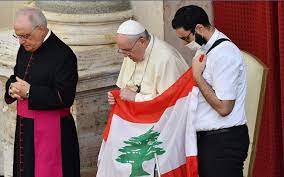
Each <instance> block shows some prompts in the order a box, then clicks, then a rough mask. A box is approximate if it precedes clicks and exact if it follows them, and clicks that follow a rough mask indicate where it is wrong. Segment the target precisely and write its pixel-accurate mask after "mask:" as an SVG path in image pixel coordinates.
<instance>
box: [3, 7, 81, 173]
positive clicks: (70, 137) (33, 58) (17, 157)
mask: <svg viewBox="0 0 284 177" xmlns="http://www.w3.org/2000/svg"><path fill="white" fill-rule="evenodd" d="M14 29H15V35H14V37H15V38H17V39H18V40H19V43H20V48H19V51H18V54H17V59H16V65H15V67H14V74H13V75H12V76H11V77H10V78H9V79H8V81H7V83H6V93H5V101H6V103H8V104H11V103H13V102H14V101H17V123H16V132H15V145H14V166H13V177H79V176H80V158H79V145H78V138H77V132H76V127H75V123H74V119H73V117H72V115H71V113H70V107H71V106H72V104H73V101H74V98H75V93H76V85H77V81H78V72H77V58H76V56H75V54H74V53H73V51H72V50H71V49H70V47H68V46H67V45H66V44H65V43H64V42H62V41H61V40H60V39H59V38H58V37H57V36H56V35H55V34H54V33H53V32H52V31H50V30H49V29H48V28H47V24H46V19H45V17H44V15H43V14H42V12H41V11H40V10H38V9H33V8H25V9H21V10H19V11H18V12H17V14H16V20H15V23H14Z"/></svg>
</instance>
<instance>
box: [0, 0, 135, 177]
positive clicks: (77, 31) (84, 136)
mask: <svg viewBox="0 0 284 177" xmlns="http://www.w3.org/2000/svg"><path fill="white" fill-rule="evenodd" d="M32 6H36V7H39V8H40V9H42V10H43V12H44V14H45V15H46V17H47V19H48V24H49V28H50V29H51V30H52V31H53V32H54V33H55V34H56V35H57V36H58V37H59V38H61V39H62V40H63V41H64V42H65V43H66V44H68V45H69V46H70V47H71V48H72V49H73V50H74V52H75V54H76V55H77V58H78V69H79V82H78V85H77V94H76V98H75V102H74V104H73V106H72V113H73V115H74V117H75V121H76V126H77V131H78V137H79V143H80V156H81V174H82V177H87V176H90V177H93V176H95V174H96V163H97V155H98V152H99V148H100V144H101V141H102V138H101V137H102V133H103V130H104V126H105V123H106V121H107V115H108V108H109V107H108V104H107V95H106V93H107V91H108V90H110V89H113V88H114V85H115V81H116V79H117V75H118V72H119V69H120V65H121V62H122V56H121V55H118V53H117V52H116V50H117V49H116V47H115V44H114V35H115V33H116V29H117V28H118V26H119V25H120V23H121V22H123V21H124V20H126V19H129V18H131V17H132V10H131V6H130V3H129V2H128V1H125V0H118V1H97V0H89V1H43V0H38V1H35V2H34V3H33V4H32ZM12 33H13V32H12V31H9V30H8V31H2V32H0V79H1V81H2V82H3V83H5V81H6V80H7V78H8V76H9V75H10V74H11V73H12V68H13V66H14V64H15V58H16V52H17V41H15V40H14V39H12V38H10V36H11V35H12ZM8 36H9V37H8ZM3 107H4V111H5V112H3V110H2V111H0V127H1V126H3V127H4V129H3V130H4V132H0V133H1V134H0V135H4V136H3V138H2V136H1V139H0V142H5V144H4V147H6V151H5V148H4V158H5V161H7V164H6V165H5V172H6V175H5V177H6V176H7V177H8V176H12V175H11V174H12V173H11V165H12V159H13V158H12V157H13V156H12V155H13V153H12V152H13V139H14V135H13V133H14V128H15V115H16V112H15V105H14V104H13V105H11V106H10V105H9V107H8V110H6V109H7V105H5V104H4V105H3V106H2V108H3ZM0 131H2V130H1V128H0ZM2 139H3V140H2ZM2 144H3V143H2Z"/></svg>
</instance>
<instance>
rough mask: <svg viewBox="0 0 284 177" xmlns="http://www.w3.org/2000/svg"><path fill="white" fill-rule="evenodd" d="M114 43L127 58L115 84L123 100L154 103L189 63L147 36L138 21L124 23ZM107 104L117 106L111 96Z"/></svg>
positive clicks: (172, 48) (163, 43)
mask: <svg viewBox="0 0 284 177" xmlns="http://www.w3.org/2000/svg"><path fill="white" fill-rule="evenodd" d="M115 40H116V43H117V47H118V52H119V53H121V54H123V55H124V60H123V63H122V66H121V70H120V73H119V76H118V80H117V83H116V84H117V86H118V87H119V88H120V89H121V90H120V97H121V99H123V100H129V101H136V102H142V101H148V100H151V99H153V98H155V97H156V96H158V95H160V94H161V93H162V92H163V91H165V90H166V89H167V88H169V87H170V86H171V85H172V84H173V83H174V82H175V81H176V80H177V79H178V78H179V77H180V76H181V75H182V74H183V73H184V72H185V71H186V70H187V69H188V65H187V63H186V61H185V60H184V59H183V57H182V56H181V54H180V53H179V52H178V51H177V50H176V49H175V48H174V47H172V46H171V45H169V44H168V43H166V42H165V41H162V40H160V39H158V38H157V37H156V36H154V35H152V34H150V33H148V31H147V30H146V29H145V28H144V27H143V26H142V25H141V24H140V23H138V22H137V21H134V20H127V21H125V22H124V23H122V24H121V25H120V26H119V28H118V30H117V35H116V39H115ZM108 102H109V104H114V103H115V100H114V98H113V96H112V94H111V93H110V92H108Z"/></svg>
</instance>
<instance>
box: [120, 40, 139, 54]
mask: <svg viewBox="0 0 284 177" xmlns="http://www.w3.org/2000/svg"><path fill="white" fill-rule="evenodd" d="M139 39H140V38H139ZM139 39H137V40H136V41H135V43H134V44H133V45H132V47H131V48H130V49H117V52H118V53H122V54H123V53H130V52H132V49H133V48H134V47H135V45H136V43H137V41H139Z"/></svg>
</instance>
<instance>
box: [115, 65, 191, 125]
mask: <svg viewBox="0 0 284 177" xmlns="http://www.w3.org/2000/svg"><path fill="white" fill-rule="evenodd" d="M194 86H195V81H194V79H193V76H192V69H191V68H190V69H188V70H187V71H186V72H185V73H184V74H183V75H182V76H181V77H180V78H179V79H178V80H177V81H176V82H175V83H174V84H173V85H172V86H171V87H170V88H169V89H167V90H166V91H165V92H163V93H162V94H161V95H160V96H158V97H156V98H155V99H153V100H151V101H145V102H132V101H131V102H130V101H123V100H121V99H120V97H119V90H115V91H112V93H113V95H114V97H115V99H116V102H117V103H116V104H115V107H118V108H115V109H114V110H113V111H114V112H113V114H116V115H118V116H119V117H121V118H122V119H124V120H127V121H129V122H134V123H154V122H157V121H158V120H159V119H160V117H161V115H162V114H163V113H164V111H165V110H166V109H167V108H168V107H171V106H173V105H175V103H176V102H177V100H178V99H180V98H182V97H185V96H187V95H188V94H189V92H191V90H192V88H193V87H194Z"/></svg>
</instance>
